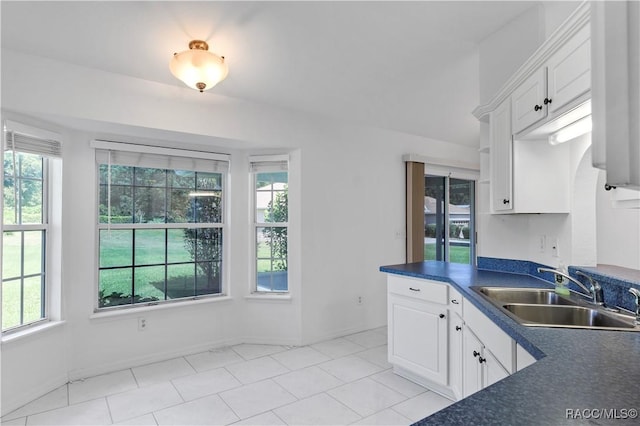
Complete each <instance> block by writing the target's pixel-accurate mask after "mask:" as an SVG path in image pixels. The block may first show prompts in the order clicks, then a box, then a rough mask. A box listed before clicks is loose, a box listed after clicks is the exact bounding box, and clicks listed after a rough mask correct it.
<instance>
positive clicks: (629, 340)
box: [380, 262, 640, 426]
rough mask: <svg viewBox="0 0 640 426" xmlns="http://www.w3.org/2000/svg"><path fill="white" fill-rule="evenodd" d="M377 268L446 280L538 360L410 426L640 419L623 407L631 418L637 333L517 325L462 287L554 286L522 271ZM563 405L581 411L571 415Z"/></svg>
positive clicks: (635, 401)
mask: <svg viewBox="0 0 640 426" xmlns="http://www.w3.org/2000/svg"><path fill="white" fill-rule="evenodd" d="M380 270H381V271H382V272H387V273H391V274H397V275H405V276H410V277H415V278H423V279H432V280H437V281H444V282H447V283H449V284H451V285H452V286H453V287H455V288H456V289H458V291H460V292H461V293H462V295H463V296H464V297H465V298H466V299H467V300H468V301H469V302H471V303H473V304H474V305H475V306H476V307H477V308H478V309H480V310H481V311H482V312H483V313H484V314H485V315H487V316H488V317H489V318H490V319H491V320H493V321H494V322H495V323H496V324H497V325H498V326H499V327H500V328H502V329H503V330H504V331H505V332H506V333H507V334H509V335H510V336H511V337H512V338H514V339H515V340H516V342H518V343H519V344H520V345H521V346H522V347H523V348H524V349H526V350H527V351H529V353H531V354H532V355H533V356H534V357H535V358H536V359H537V360H538V361H537V362H536V363H535V364H533V365H531V366H529V367H527V368H525V369H523V370H521V371H519V372H517V373H515V374H513V375H511V376H509V377H507V378H506V379H504V380H502V381H500V382H498V383H495V384H493V385H491V386H489V387H487V388H485V389H483V390H481V391H480V392H477V393H475V394H473V395H471V396H469V397H467V398H465V399H462V400H460V401H458V402H457V403H455V404H453V405H451V406H449V407H447V408H445V409H443V410H441V411H439V412H437V413H435V414H433V415H432V416H429V417H427V418H425V419H423V420H421V421H419V422H417V423H416V424H417V425H431V424H434V425H435V424H437V425H449V424H456V425H457V424H465V425H466V424H474V425H479V424H491V425H496V424H526V425H545V426H546V425H557V424H613V423H615V424H621V423H622V424H625V423H628V424H638V423H639V420H638V418H637V417H634V418H632V417H633V413H634V411H629V410H636V411H635V413H636V416H637V413H638V410H640V332H624V331H603V330H582V329H562V328H538V327H524V326H521V325H519V324H518V323H517V322H515V321H513V320H512V319H511V318H509V317H508V316H507V315H505V314H504V313H502V312H501V311H500V310H499V309H498V308H496V307H494V306H493V305H492V304H491V303H489V302H488V301H486V300H484V299H483V298H482V297H481V296H480V295H478V294H476V293H475V292H474V291H472V290H470V289H469V286H472V285H491V286H509V287H553V286H552V285H551V284H550V283H549V282H547V281H544V280H542V279H539V278H534V277H532V276H528V275H521V274H515V273H505V272H494V271H485V270H478V269H476V268H474V267H471V266H469V265H460V264H450V263H444V262H419V263H411V264H401V265H392V266H383V267H381V268H380ZM594 409H598V410H609V411H607V412H604V411H591V410H594ZM567 410H574V412H576V411H577V410H588V411H580V412H579V413H578V414H584V415H585V416H583V417H582V418H578V419H575V416H574V418H573V419H572V418H568V417H567ZM598 415H599V418H597V419H596V418H595V416H598ZM607 415H608V416H613V417H612V418H609V419H608V418H606V417H607ZM590 416H591V417H590Z"/></svg>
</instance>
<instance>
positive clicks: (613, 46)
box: [591, 1, 640, 188]
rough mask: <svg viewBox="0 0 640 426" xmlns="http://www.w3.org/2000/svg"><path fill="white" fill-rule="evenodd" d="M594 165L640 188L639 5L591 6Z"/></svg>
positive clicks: (619, 182)
mask: <svg viewBox="0 0 640 426" xmlns="http://www.w3.org/2000/svg"><path fill="white" fill-rule="evenodd" d="M591 31H592V37H591V73H592V85H593V87H592V88H591V105H592V111H593V114H592V120H593V133H592V148H591V149H592V153H593V154H592V161H593V166H594V167H598V168H601V169H605V170H606V171H607V183H609V184H610V185H613V186H618V187H621V186H629V187H632V188H640V125H639V124H638V123H640V60H638V58H640V2H637V1H624V2H622V1H620V2H617V1H616V2H599V1H595V2H591Z"/></svg>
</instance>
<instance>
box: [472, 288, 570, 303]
mask: <svg viewBox="0 0 640 426" xmlns="http://www.w3.org/2000/svg"><path fill="white" fill-rule="evenodd" d="M471 288H472V289H473V290H475V291H476V292H478V293H480V294H482V295H483V296H485V297H487V298H489V299H491V300H492V301H497V302H499V303H527V304H535V305H575V304H576V302H574V301H572V300H571V299H569V298H564V297H561V296H559V295H558V294H556V293H555V292H554V291H553V289H548V288H514V287H471Z"/></svg>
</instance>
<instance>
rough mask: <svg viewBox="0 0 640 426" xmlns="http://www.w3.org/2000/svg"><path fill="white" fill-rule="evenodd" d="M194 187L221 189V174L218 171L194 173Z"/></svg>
mask: <svg viewBox="0 0 640 426" xmlns="http://www.w3.org/2000/svg"><path fill="white" fill-rule="evenodd" d="M196 180H197V186H196V189H213V190H222V174H220V173H203V172H198V173H196Z"/></svg>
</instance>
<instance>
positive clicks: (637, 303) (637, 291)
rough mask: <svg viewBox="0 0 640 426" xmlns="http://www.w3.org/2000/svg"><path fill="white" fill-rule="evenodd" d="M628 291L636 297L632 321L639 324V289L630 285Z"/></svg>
mask: <svg viewBox="0 0 640 426" xmlns="http://www.w3.org/2000/svg"><path fill="white" fill-rule="evenodd" d="M629 293H631V294H633V295H634V296H635V298H636V320H635V321H634V323H635V324H636V325H640V291H639V290H638V289H637V288H633V287H631V288H630V289H629Z"/></svg>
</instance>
